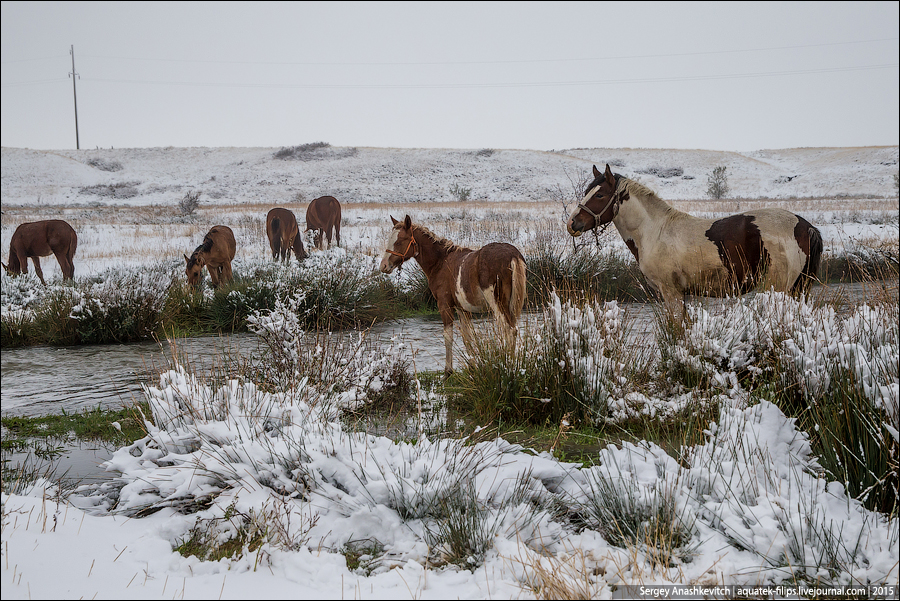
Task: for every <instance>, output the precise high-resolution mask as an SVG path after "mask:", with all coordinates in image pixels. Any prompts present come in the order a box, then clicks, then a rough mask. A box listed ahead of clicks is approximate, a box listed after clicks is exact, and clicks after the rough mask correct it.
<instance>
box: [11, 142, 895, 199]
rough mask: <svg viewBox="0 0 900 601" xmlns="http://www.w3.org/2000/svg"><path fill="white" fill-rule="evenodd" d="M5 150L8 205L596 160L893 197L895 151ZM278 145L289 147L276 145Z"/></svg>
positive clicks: (323, 187) (314, 189)
mask: <svg viewBox="0 0 900 601" xmlns="http://www.w3.org/2000/svg"><path fill="white" fill-rule="evenodd" d="M307 146H312V148H305V149H302V150H298V151H297V152H295V153H294V155H293V156H292V157H289V158H278V157H277V156H276V155H278V154H285V152H284V151H285V150H288V149H278V148H172V147H168V148H143V149H142V148H125V149H95V150H56V151H41V150H30V149H23V148H3V149H2V198H3V204H4V205H7V206H11V205H26V206H27V205H34V204H43V205H94V204H115V205H121V204H128V205H171V204H175V203H177V202H178V200H180V199H181V198H182V197H183V196H184V194H185V192H186V191H188V190H200V191H201V193H202V194H203V196H202V198H203V201H204V203H210V204H213V203H216V202H221V203H229V204H233V203H235V202H238V203H244V202H246V203H256V202H262V203H280V202H286V201H288V200H291V199H293V198H294V197H295V196H296V195H297V194H298V193H299V194H301V195H302V198H303V199H306V200H309V199H312V198H315V197H317V196H322V195H326V194H329V195H333V196H336V197H338V198H339V199H340V200H341V202H344V203H354V202H363V203H367V202H379V203H391V202H432V201H451V200H455V198H454V196H453V195H452V194H451V192H450V188H451V187H452V186H453V185H458V186H459V187H461V188H469V189H471V199H472V200H483V201H525V202H529V201H546V200H549V199H551V198H552V196H553V193H554V191H558V190H563V191H565V192H567V193H568V192H570V191H571V190H572V186H573V182H578V181H580V180H581V179H582V178H583V176H584V174H585V173H587V172H588V171H589V170H590V168H591V165H593V164H597V165H598V166H600V167H602V166H603V165H604V164H606V163H610V165H611V166H612V167H613V170H614V171H615V172H617V173H622V174H623V175H626V176H629V177H632V178H634V179H638V180H640V181H641V182H643V183H645V184H647V185H648V186H650V187H651V188H653V189H655V190H657V191H658V192H659V194H660V196H662V197H663V198H664V199H671V200H690V199H703V198H705V197H706V187H707V177H708V175H709V173H710V172H711V171H712V169H713V168H714V167H716V166H719V165H724V166H726V167H727V176H728V184H729V186H730V188H731V193H730V194H729V196H730V197H732V198H810V197H812V198H831V197H852V198H865V197H877V198H884V197H896V195H897V191H896V187H895V183H894V182H895V180H894V176H895V174H896V173H897V169H898V147H897V146H884V147H861V148H794V149H785V150H759V151H755V152H748V153H736V152H720V151H710V150H665V149H629V148H618V149H615V148H613V149H607V148H579V149H571V150H560V151H549V152H544V151H534V150H492V149H480V150H479V149H475V150H450V149H399V148H346V147H331V146H323V147H314V146H315V145H307ZM279 150H281V151H282V152H281V153H279Z"/></svg>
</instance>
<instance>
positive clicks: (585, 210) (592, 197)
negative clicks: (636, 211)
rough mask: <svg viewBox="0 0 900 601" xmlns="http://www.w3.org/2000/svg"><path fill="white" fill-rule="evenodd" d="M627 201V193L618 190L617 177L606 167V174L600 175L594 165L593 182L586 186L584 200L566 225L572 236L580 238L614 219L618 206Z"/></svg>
mask: <svg viewBox="0 0 900 601" xmlns="http://www.w3.org/2000/svg"><path fill="white" fill-rule="evenodd" d="M627 199H628V193H627V192H625V191H624V190H619V176H617V175H614V174H613V172H612V170H611V169H610V168H609V164H607V165H606V172H605V173H600V170H599V169H597V166H596V165H594V181H592V182H591V183H590V184H588V186H587V188H586V189H585V191H584V198H583V199H582V200H581V202H580V203H578V206H577V207H575V211H574V212H573V213H572V215H571V217H569V221H568V222H567V223H566V229H568V230H569V234H571V235H572V236H580V235H581V234H583V233H584V232H586V231H588V230H592V229H594V228H595V227H598V226H601V225H605V224H607V223H609V222H610V221H612V220H613V219H615V217H616V215H617V214H618V213H619V205H620V204H621V203H622V202H623V201H625V200H627Z"/></svg>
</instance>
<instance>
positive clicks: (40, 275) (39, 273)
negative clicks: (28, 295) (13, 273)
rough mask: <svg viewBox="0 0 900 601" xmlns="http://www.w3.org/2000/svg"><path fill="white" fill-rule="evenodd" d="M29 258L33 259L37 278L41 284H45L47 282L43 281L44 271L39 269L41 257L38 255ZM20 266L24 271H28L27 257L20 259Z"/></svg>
mask: <svg viewBox="0 0 900 601" xmlns="http://www.w3.org/2000/svg"><path fill="white" fill-rule="evenodd" d="M31 260H32V261H34V272H35V273H36V274H37V277H38V279H40V280H41V284H43V285H44V286H46V285H47V282H45V281H44V272H43V271H41V258H40V257H31ZM22 266H23V267H24V269H23V270H22V271H24V272H25V273H28V259H25V260H24V261H22Z"/></svg>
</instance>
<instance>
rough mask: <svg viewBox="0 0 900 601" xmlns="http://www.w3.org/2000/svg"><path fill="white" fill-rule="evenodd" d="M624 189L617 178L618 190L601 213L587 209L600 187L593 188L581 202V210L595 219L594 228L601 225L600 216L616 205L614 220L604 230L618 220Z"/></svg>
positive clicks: (579, 204) (606, 224)
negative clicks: (620, 200) (588, 203)
mask: <svg viewBox="0 0 900 601" xmlns="http://www.w3.org/2000/svg"><path fill="white" fill-rule="evenodd" d="M622 188H624V186H623V185H622V184H621V183H620V181H619V176H616V189H615V191H614V192H613V194H612V196H610V197H609V202H607V203H606V206H605V207H603V208H602V209H601V210H600V212H599V213H595V212H593V211H592V210H590V209H589V208H588V207H587V202H588V201H589V200H591V199H592V198H593V197H594V194H596V193H597V191H598V190H599V189H600V186H599V185H598V186H594V187H593V188H591V191H590V192H588V193H587V194H585V195H584V198H585V199H584V200H582V201H581V202H579V203H578V205H577V206H578V208H579V209H581V210H582V211H585V212H586V213H587V214H588V215H590V216H591V217H593V218H594V227H595V228H596V227H597V226H598V225H601V223H600V215H602V214H603V213H605V212H606V210H607V209H609V207H610V206H611V205H613V204H615V207H614V208H613V216H612V219H610V220H609V221H607V222H606V223H604V224H602V225H603V229H606V228H607V227H608V226H609V224H610V223H612V220H613V219H615V218H616V215H618V214H619V204H620V202H619V199H620V197H621V196H622ZM601 232H602V230H601Z"/></svg>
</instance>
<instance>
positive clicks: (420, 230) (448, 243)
mask: <svg viewBox="0 0 900 601" xmlns="http://www.w3.org/2000/svg"><path fill="white" fill-rule="evenodd" d="M413 229H414V230H415V231H416V234H424V235H425V236H426V237H427V238H428V239H429V240H431V241H432V242H434V243H435V244H437V245H438V246H440V247H441V248H443V249H444V250H445V251H447V252H448V253H452V252H454V251H457V250H472V249H471V248H469V247H468V246H461V245H459V244H457V243H455V242H453V241H452V240H448V239H447V238H442V237H441V236H438V235H437V234H435V233H434V232H432V231H431V230H430V229H428V228H427V227H425V226H424V225H421V224H418V223H414V224H413Z"/></svg>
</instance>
